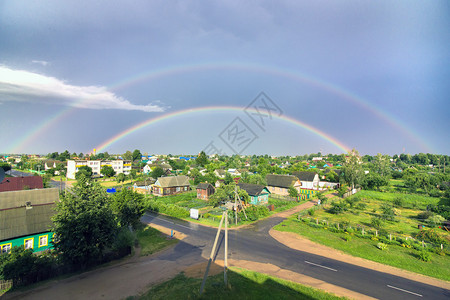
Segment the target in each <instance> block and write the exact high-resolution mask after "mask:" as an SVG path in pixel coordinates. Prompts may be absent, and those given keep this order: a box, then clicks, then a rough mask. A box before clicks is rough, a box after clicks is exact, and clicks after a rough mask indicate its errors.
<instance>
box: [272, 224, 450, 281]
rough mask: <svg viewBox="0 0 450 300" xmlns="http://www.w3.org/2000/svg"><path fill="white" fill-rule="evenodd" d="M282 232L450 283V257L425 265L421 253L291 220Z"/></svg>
mask: <svg viewBox="0 0 450 300" xmlns="http://www.w3.org/2000/svg"><path fill="white" fill-rule="evenodd" d="M275 229H276V230H279V231H287V232H294V233H297V234H300V235H302V236H304V237H306V238H308V239H309V240H311V241H314V242H317V243H320V244H322V245H325V246H328V247H332V248H335V249H338V250H341V251H343V252H345V253H348V254H350V255H353V256H358V257H362V258H365V259H368V260H372V261H376V262H379V263H383V264H386V265H390V266H394V267H397V268H401V269H406V270H409V271H412V272H416V273H420V274H424V275H427V276H431V277H436V278H440V279H444V280H450V258H449V257H448V256H440V255H437V254H434V253H433V254H432V260H431V262H424V261H421V260H419V259H418V258H417V253H418V252H417V251H416V250H413V249H408V248H403V247H399V246H394V245H389V246H388V249H387V250H386V251H381V250H379V249H378V248H377V247H376V245H377V243H378V242H377V241H372V240H368V239H359V238H357V237H353V238H352V240H351V241H349V242H346V241H345V240H344V237H345V236H346V234H344V233H332V232H329V231H327V230H325V229H321V228H312V227H310V226H308V225H307V224H305V223H303V222H300V221H297V220H296V219H295V217H291V218H289V219H288V220H286V221H284V222H283V223H281V224H280V225H277V226H276V227H275Z"/></svg>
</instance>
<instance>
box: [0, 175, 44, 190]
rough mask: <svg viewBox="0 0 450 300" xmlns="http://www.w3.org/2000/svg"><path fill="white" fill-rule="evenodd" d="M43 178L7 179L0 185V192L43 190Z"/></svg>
mask: <svg viewBox="0 0 450 300" xmlns="http://www.w3.org/2000/svg"><path fill="white" fill-rule="evenodd" d="M42 188H44V185H43V183H42V177H41V176H26V177H6V178H5V179H3V181H2V182H1V183H0V192H9V191H21V190H25V189H26V190H32V189H42Z"/></svg>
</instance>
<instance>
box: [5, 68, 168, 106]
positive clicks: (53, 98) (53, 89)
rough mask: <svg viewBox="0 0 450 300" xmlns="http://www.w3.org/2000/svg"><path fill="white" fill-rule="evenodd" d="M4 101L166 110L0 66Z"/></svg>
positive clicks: (99, 89) (94, 88) (104, 90)
mask: <svg viewBox="0 0 450 300" xmlns="http://www.w3.org/2000/svg"><path fill="white" fill-rule="evenodd" d="M0 101H15V102H31V103H45V104H58V105H67V106H72V107H78V108H88V109H121V110H140V111H145V112H161V111H164V107H162V106H159V105H155V104H148V105H136V104H133V103H130V101H128V100H126V99H124V98H122V97H119V96H117V95H115V94H114V93H112V92H110V91H108V89H107V88H106V87H103V86H75V85H70V84H67V83H66V82H64V81H63V80H60V79H57V78H54V77H48V76H45V75H41V74H37V73H33V72H29V71H25V70H13V69H10V68H8V67H5V66H0Z"/></svg>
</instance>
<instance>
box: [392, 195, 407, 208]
mask: <svg viewBox="0 0 450 300" xmlns="http://www.w3.org/2000/svg"><path fill="white" fill-rule="evenodd" d="M392 204H393V205H394V207H403V206H404V203H403V199H402V198H400V197H396V198H395V199H394V201H392Z"/></svg>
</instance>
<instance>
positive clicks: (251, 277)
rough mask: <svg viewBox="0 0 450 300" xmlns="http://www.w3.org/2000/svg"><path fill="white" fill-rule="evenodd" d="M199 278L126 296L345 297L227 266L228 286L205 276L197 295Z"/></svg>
mask: <svg viewBox="0 0 450 300" xmlns="http://www.w3.org/2000/svg"><path fill="white" fill-rule="evenodd" d="M201 281H202V279H200V278H191V277H186V276H185V275H184V274H183V273H180V274H179V275H177V276H176V277H175V278H173V279H171V280H169V281H167V282H165V283H162V284H159V285H157V286H155V287H153V288H152V289H150V290H149V291H148V292H147V293H145V294H144V295H142V296H135V297H129V298H128V299H129V300H131V299H142V300H145V299H155V300H156V299H214V300H216V299H268V300H272V299H311V300H313V299H325V300H331V299H345V298H340V297H337V296H335V295H333V294H330V293H327V292H324V291H322V290H318V289H314V288H311V287H307V286H304V285H301V284H298V283H294V282H290V281H287V280H283V279H279V278H276V277H272V276H269V275H265V274H262V273H257V272H253V271H248V270H244V269H239V268H230V269H229V270H228V282H229V284H230V288H226V287H225V285H224V282H223V274H218V275H215V276H210V277H208V279H207V281H206V286H205V291H204V293H203V295H202V296H199V289H200V284H201Z"/></svg>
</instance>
